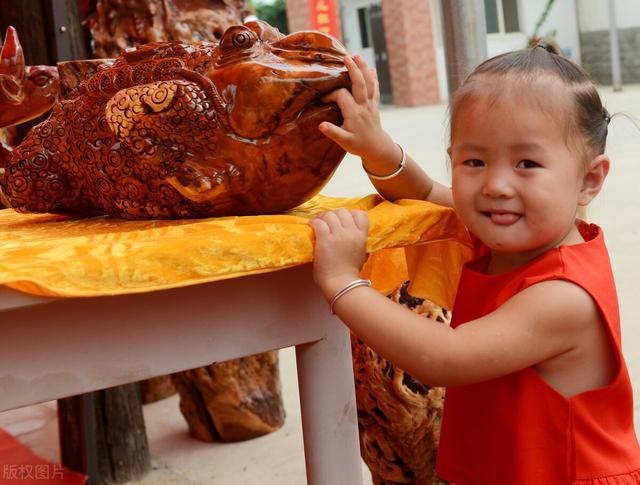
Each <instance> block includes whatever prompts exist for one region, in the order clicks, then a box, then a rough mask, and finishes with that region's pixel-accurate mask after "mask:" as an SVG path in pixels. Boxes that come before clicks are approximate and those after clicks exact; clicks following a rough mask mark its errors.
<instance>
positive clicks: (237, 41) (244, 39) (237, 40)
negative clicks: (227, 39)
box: [231, 32, 255, 49]
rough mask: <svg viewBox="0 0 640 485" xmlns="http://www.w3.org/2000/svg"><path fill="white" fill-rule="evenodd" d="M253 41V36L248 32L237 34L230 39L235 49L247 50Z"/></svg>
mask: <svg viewBox="0 0 640 485" xmlns="http://www.w3.org/2000/svg"><path fill="white" fill-rule="evenodd" d="M254 40H255V35H251V33H250V32H238V33H237V34H235V35H234V36H233V37H232V38H231V41H232V42H233V45H234V47H237V48H238V49H247V48H248V47H251V46H252V45H253V41H254Z"/></svg>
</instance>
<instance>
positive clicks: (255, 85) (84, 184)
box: [0, 22, 348, 219]
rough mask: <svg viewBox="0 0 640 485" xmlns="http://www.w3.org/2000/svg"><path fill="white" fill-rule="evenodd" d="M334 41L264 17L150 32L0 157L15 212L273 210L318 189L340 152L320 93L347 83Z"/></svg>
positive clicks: (176, 214) (144, 214) (173, 214)
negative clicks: (194, 31) (160, 37)
mask: <svg viewBox="0 0 640 485" xmlns="http://www.w3.org/2000/svg"><path fill="white" fill-rule="evenodd" d="M344 54H345V52H344V48H343V47H342V46H341V45H340V44H339V43H338V42H337V41H336V40H335V39H333V38H332V37H330V36H328V35H326V34H323V33H321V32H311V31H310V32H298V33H295V34H292V35H289V36H286V37H285V36H283V35H282V34H280V32H278V31H277V30H276V29H273V28H272V27H270V26H269V25H267V24H265V23H263V22H250V23H247V24H246V25H239V26H233V27H230V28H229V29H228V30H227V31H226V32H225V34H224V35H223V37H222V39H221V40H220V42H219V43H207V42H201V43H194V44H188V43H182V42H157V43H151V44H146V45H144V46H141V47H138V48H134V49H130V50H127V51H125V52H124V53H123V55H122V56H121V57H119V58H117V59H116V60H115V61H114V62H113V64H111V65H104V66H101V67H99V68H98V70H97V72H96V74H94V75H93V76H92V77H90V78H89V79H88V80H87V81H86V82H85V83H83V84H82V85H81V86H80V88H79V89H78V90H77V92H76V95H75V97H74V98H72V99H70V100H67V101H62V102H60V103H58V104H56V105H55V106H54V108H53V111H52V113H51V115H50V117H49V118H48V119H47V120H46V121H44V122H43V123H41V124H40V125H38V126H36V127H34V128H33V129H32V130H31V132H30V133H29V134H28V136H27V137H26V138H25V140H24V141H23V142H22V144H21V145H19V146H18V147H16V149H15V150H14V152H13V153H12V155H11V156H10V158H9V160H8V162H7V163H6V164H5V167H4V168H5V170H4V175H3V176H2V177H1V178H0V188H1V189H2V192H3V194H2V195H3V196H4V199H5V201H6V202H8V204H9V205H10V206H11V207H13V208H15V209H16V210H18V211H21V212H55V213H66V214H75V215H80V216H95V215H103V214H108V215H112V216H115V217H121V218H127V219H149V218H190V217H212V216H224V215H246V214H266V213H277V212H280V211H283V210H286V209H290V208H292V207H295V206H297V205H299V204H300V203H302V202H304V201H305V200H307V199H309V198H310V197H311V196H312V195H314V194H315V193H317V192H318V191H319V190H320V188H321V187H322V186H323V185H324V184H325V183H326V181H327V180H328V178H329V177H330V176H331V174H332V173H333V171H334V170H335V168H336V166H337V165H338V163H339V162H340V160H341V159H342V157H343V156H344V151H343V150H342V149H341V148H339V147H338V146H337V145H335V144H334V143H333V142H331V141H329V140H328V139H327V138H326V137H324V136H323V135H322V134H321V133H320V132H319V131H318V129H317V127H318V124H319V123H320V122H322V121H325V120H327V121H332V122H334V123H340V121H341V120H340V113H339V110H338V109H337V107H336V106H334V105H327V104H323V103H322V102H321V98H322V96H323V95H324V94H326V93H328V92H330V91H332V90H334V89H336V88H339V87H344V86H347V85H348V75H347V72H346V69H345V67H344V64H343V57H344Z"/></svg>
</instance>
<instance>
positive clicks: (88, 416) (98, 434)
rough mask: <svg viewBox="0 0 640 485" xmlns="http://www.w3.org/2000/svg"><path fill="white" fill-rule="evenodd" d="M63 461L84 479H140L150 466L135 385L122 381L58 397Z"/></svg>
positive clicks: (97, 484)
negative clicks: (122, 382) (82, 474)
mask: <svg viewBox="0 0 640 485" xmlns="http://www.w3.org/2000/svg"><path fill="white" fill-rule="evenodd" d="M58 423H59V427H60V450H61V458H62V463H63V464H64V465H65V466H67V467H69V468H71V469H73V470H77V471H80V472H82V473H85V474H87V475H89V485H103V484H104V485H106V484H110V483H124V482H127V481H130V480H139V479H140V478H142V477H143V476H144V475H145V474H146V473H147V472H148V471H149V470H150V469H151V458H150V454H149V444H148V442H147V435H146V430H145V426H144V417H143V415H142V403H141V398H140V390H139V388H138V386H137V384H127V385H124V386H118V387H113V388H111V389H105V390H102V391H96V392H90V393H87V394H82V395H79V396H73V397H69V398H65V399H60V400H59V401H58Z"/></svg>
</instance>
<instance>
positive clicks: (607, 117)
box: [602, 106, 611, 125]
mask: <svg viewBox="0 0 640 485" xmlns="http://www.w3.org/2000/svg"><path fill="white" fill-rule="evenodd" d="M602 117H603V118H604V120H605V121H606V122H607V125H608V124H609V123H610V122H611V115H610V114H609V112H608V111H607V108H605V107H604V106H603V107H602Z"/></svg>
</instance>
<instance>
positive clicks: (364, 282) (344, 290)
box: [329, 279, 371, 315]
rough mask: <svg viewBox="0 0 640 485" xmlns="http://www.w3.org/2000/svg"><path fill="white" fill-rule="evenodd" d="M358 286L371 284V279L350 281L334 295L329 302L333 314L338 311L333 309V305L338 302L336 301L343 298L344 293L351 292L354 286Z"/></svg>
mask: <svg viewBox="0 0 640 485" xmlns="http://www.w3.org/2000/svg"><path fill="white" fill-rule="evenodd" d="M358 286H371V280H362V279H357V280H354V281H352V282H351V283H349V284H348V285H347V286H345V287H344V288H342V289H341V290H340V291H339V292H338V293H336V294H335V295H333V298H332V299H331V303H329V310H330V311H331V315H335V314H336V312H334V311H333V306H334V305H335V304H336V302H337V301H338V300H339V299H340V298H342V297H343V296H344V295H346V294H347V293H349V292H350V291H351V290H353V289H354V288H357V287H358Z"/></svg>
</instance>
